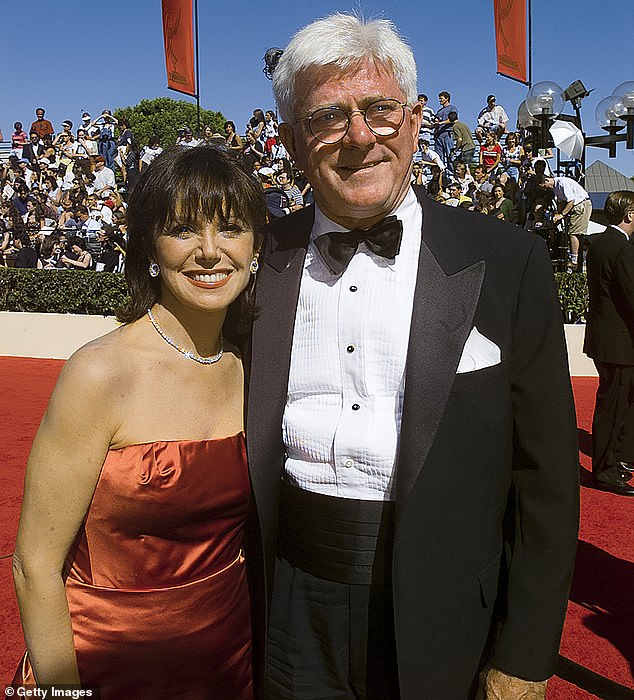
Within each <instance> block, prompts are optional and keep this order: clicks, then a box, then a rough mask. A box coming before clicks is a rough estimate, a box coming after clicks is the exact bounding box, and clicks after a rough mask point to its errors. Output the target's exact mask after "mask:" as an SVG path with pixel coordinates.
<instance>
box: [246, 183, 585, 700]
mask: <svg viewBox="0 0 634 700" xmlns="http://www.w3.org/2000/svg"><path fill="white" fill-rule="evenodd" d="M419 199H420V201H421V204H422V207H423V228H422V245H421V250H420V258H419V270H418V276H417V281H416V291H415V298H414V309H413V314H412V323H411V332H410V342H409V349H408V355H407V366H406V383H405V396H404V406H403V418H402V426H401V436H400V449H399V454H398V458H397V464H396V480H397V485H396V515H395V517H396V523H395V541H394V550H393V589H394V617H395V629H396V643H397V652H398V669H399V680H400V689H401V697H402V698H404V699H410V698H411V699H414V698H416V699H417V700H418V699H419V698H421V697H424V698H442V699H443V700H452V699H454V698H455V700H465V698H467V696H468V694H469V688H470V687H472V684H473V682H474V678H475V676H476V674H477V670H478V666H479V664H480V663H481V660H482V658H483V656H486V658H488V659H490V660H491V661H493V662H494V663H495V664H496V665H497V666H499V667H500V668H502V669H503V670H506V671H507V672H509V673H512V674H514V675H517V676H520V677H524V678H528V679H544V678H546V677H548V676H549V675H551V674H552V672H553V669H554V664H555V660H556V657H557V651H558V645H559V639H560V635H561V629H562V625H563V619H564V615H565V611H566V602H567V595H568V588H569V584H570V579H571V574H572V566H573V560H574V552H575V546H576V538H577V524H578V484H577V478H578V453H577V444H576V427H575V418H574V406H573V401H572V394H571V390H570V380H569V375H568V367H567V358H566V351H565V344H564V337H563V328H562V323H561V312H560V309H559V306H558V303H557V298H556V294H555V288H554V282H553V275H552V271H551V265H550V262H549V259H548V255H547V251H546V248H545V246H544V244H543V242H542V241H541V239H539V238H538V237H537V236H534V235H532V234H529V233H526V232H524V231H521V230H519V229H517V228H512V227H510V226H509V225H508V224H504V223H503V222H500V221H498V220H496V219H492V218H488V217H484V216H481V215H479V214H474V213H473V212H468V211H465V210H463V209H459V208H452V207H446V206H443V205H439V204H437V203H435V202H433V201H432V200H430V199H428V198H427V197H426V196H425V195H424V194H422V193H419ZM313 217H314V212H313V210H312V209H310V208H309V209H304V210H302V211H300V212H298V213H297V214H295V215H291V216H287V217H284V218H283V219H280V220H279V221H277V222H275V224H274V225H272V226H271V228H270V238H269V241H268V252H267V254H266V256H265V259H264V261H263V264H262V266H261V268H260V277H259V280H258V285H257V302H258V305H259V306H260V313H259V317H258V318H257V320H256V322H255V325H254V331H253V336H252V347H251V352H250V355H251V364H250V384H249V395H248V415H247V441H248V454H249V462H250V470H251V479H252V489H253V496H254V503H255V511H256V518H257V519H254V522H253V523H252V524H253V526H254V527H253V532H252V535H253V534H254V535H255V536H256V545H255V548H254V549H252V551H251V555H252V558H251V564H252V571H253V573H255V576H254V580H255V582H256V585H255V587H254V608H255V613H256V616H257V615H258V614H259V613H261V614H262V617H261V618H260V619H259V624H260V625H265V622H266V612H264V611H265V610H266V609H267V608H268V603H269V600H270V594H271V587H272V585H273V562H274V555H275V546H276V536H277V533H276V528H277V510H278V499H279V495H278V493H279V491H278V487H279V481H280V478H281V476H282V473H283V466H284V445H283V443H282V433H281V422H282V414H283V411H284V407H285V402H286V391H287V382H288V372H289V362H290V352H291V343H292V339H293V327H294V320H295V310H296V306H297V299H298V292H299V285H300V279H301V274H302V267H303V262H304V256H305V251H306V246H307V244H308V238H309V233H310V229H311V226H312V221H313ZM473 326H477V328H478V330H479V331H480V333H482V334H484V335H485V336H486V337H487V338H489V339H490V340H492V341H493V342H495V343H496V344H497V345H498V346H499V347H500V348H501V355H502V361H501V363H500V364H498V365H496V366H493V367H488V368H485V369H481V370H478V371H474V372H470V373H466V374H456V368H457V366H458V363H459V360H460V356H461V353H462V350H463V346H464V344H465V341H466V339H467V336H468V335H469V333H470V331H471V329H472V328H473ZM333 352H336V350H335V348H333ZM258 581H259V582H261V583H262V584H263V586H262V588H261V589H259V588H258V586H257V582H258ZM263 606H265V607H263ZM494 610H495V611H496V613H497V612H498V611H499V612H500V616H499V617H498V615H497V614H496V616H494V615H493V612H494ZM487 640H488V642H487ZM257 642H258V640H257V639H256V643H257Z"/></svg>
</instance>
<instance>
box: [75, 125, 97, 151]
mask: <svg viewBox="0 0 634 700" xmlns="http://www.w3.org/2000/svg"><path fill="white" fill-rule="evenodd" d="M77 141H78V142H79V143H80V144H81V145H82V147H83V149H84V151H86V154H87V155H88V157H90V156H96V155H98V154H99V151H98V148H97V142H96V141H95V140H94V139H91V138H90V136H89V135H88V132H87V131H86V129H83V128H81V127H80V128H79V129H77Z"/></svg>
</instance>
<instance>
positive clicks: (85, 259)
mask: <svg viewBox="0 0 634 700" xmlns="http://www.w3.org/2000/svg"><path fill="white" fill-rule="evenodd" d="M62 262H63V263H65V264H66V265H72V266H73V267H77V268H79V269H80V270H87V269H88V268H89V267H91V265H92V256H91V255H90V253H83V254H82V256H81V257H80V258H79V260H73V259H72V258H68V257H66V256H65V255H62Z"/></svg>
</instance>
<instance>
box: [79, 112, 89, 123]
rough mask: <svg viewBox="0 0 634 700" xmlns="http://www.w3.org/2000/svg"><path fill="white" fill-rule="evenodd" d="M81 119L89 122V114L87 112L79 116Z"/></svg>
mask: <svg viewBox="0 0 634 700" xmlns="http://www.w3.org/2000/svg"><path fill="white" fill-rule="evenodd" d="M81 118H82V119H83V120H84V121H85V122H88V121H90V114H88V112H84V113H83V114H82V115H81Z"/></svg>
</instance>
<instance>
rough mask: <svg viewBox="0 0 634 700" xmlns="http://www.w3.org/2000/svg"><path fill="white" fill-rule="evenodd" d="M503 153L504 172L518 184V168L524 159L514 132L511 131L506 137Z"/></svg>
mask: <svg viewBox="0 0 634 700" xmlns="http://www.w3.org/2000/svg"><path fill="white" fill-rule="evenodd" d="M503 153H504V171H505V172H506V173H508V174H509V175H510V176H511V177H512V178H513V179H514V180H515V182H518V181H519V178H520V166H521V165H522V161H523V159H524V149H523V148H522V147H521V146H520V144H519V141H518V140H517V134H516V133H515V132H513V131H512V132H511V133H510V134H508V136H507V137H506V143H505V144H504V150H503Z"/></svg>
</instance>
